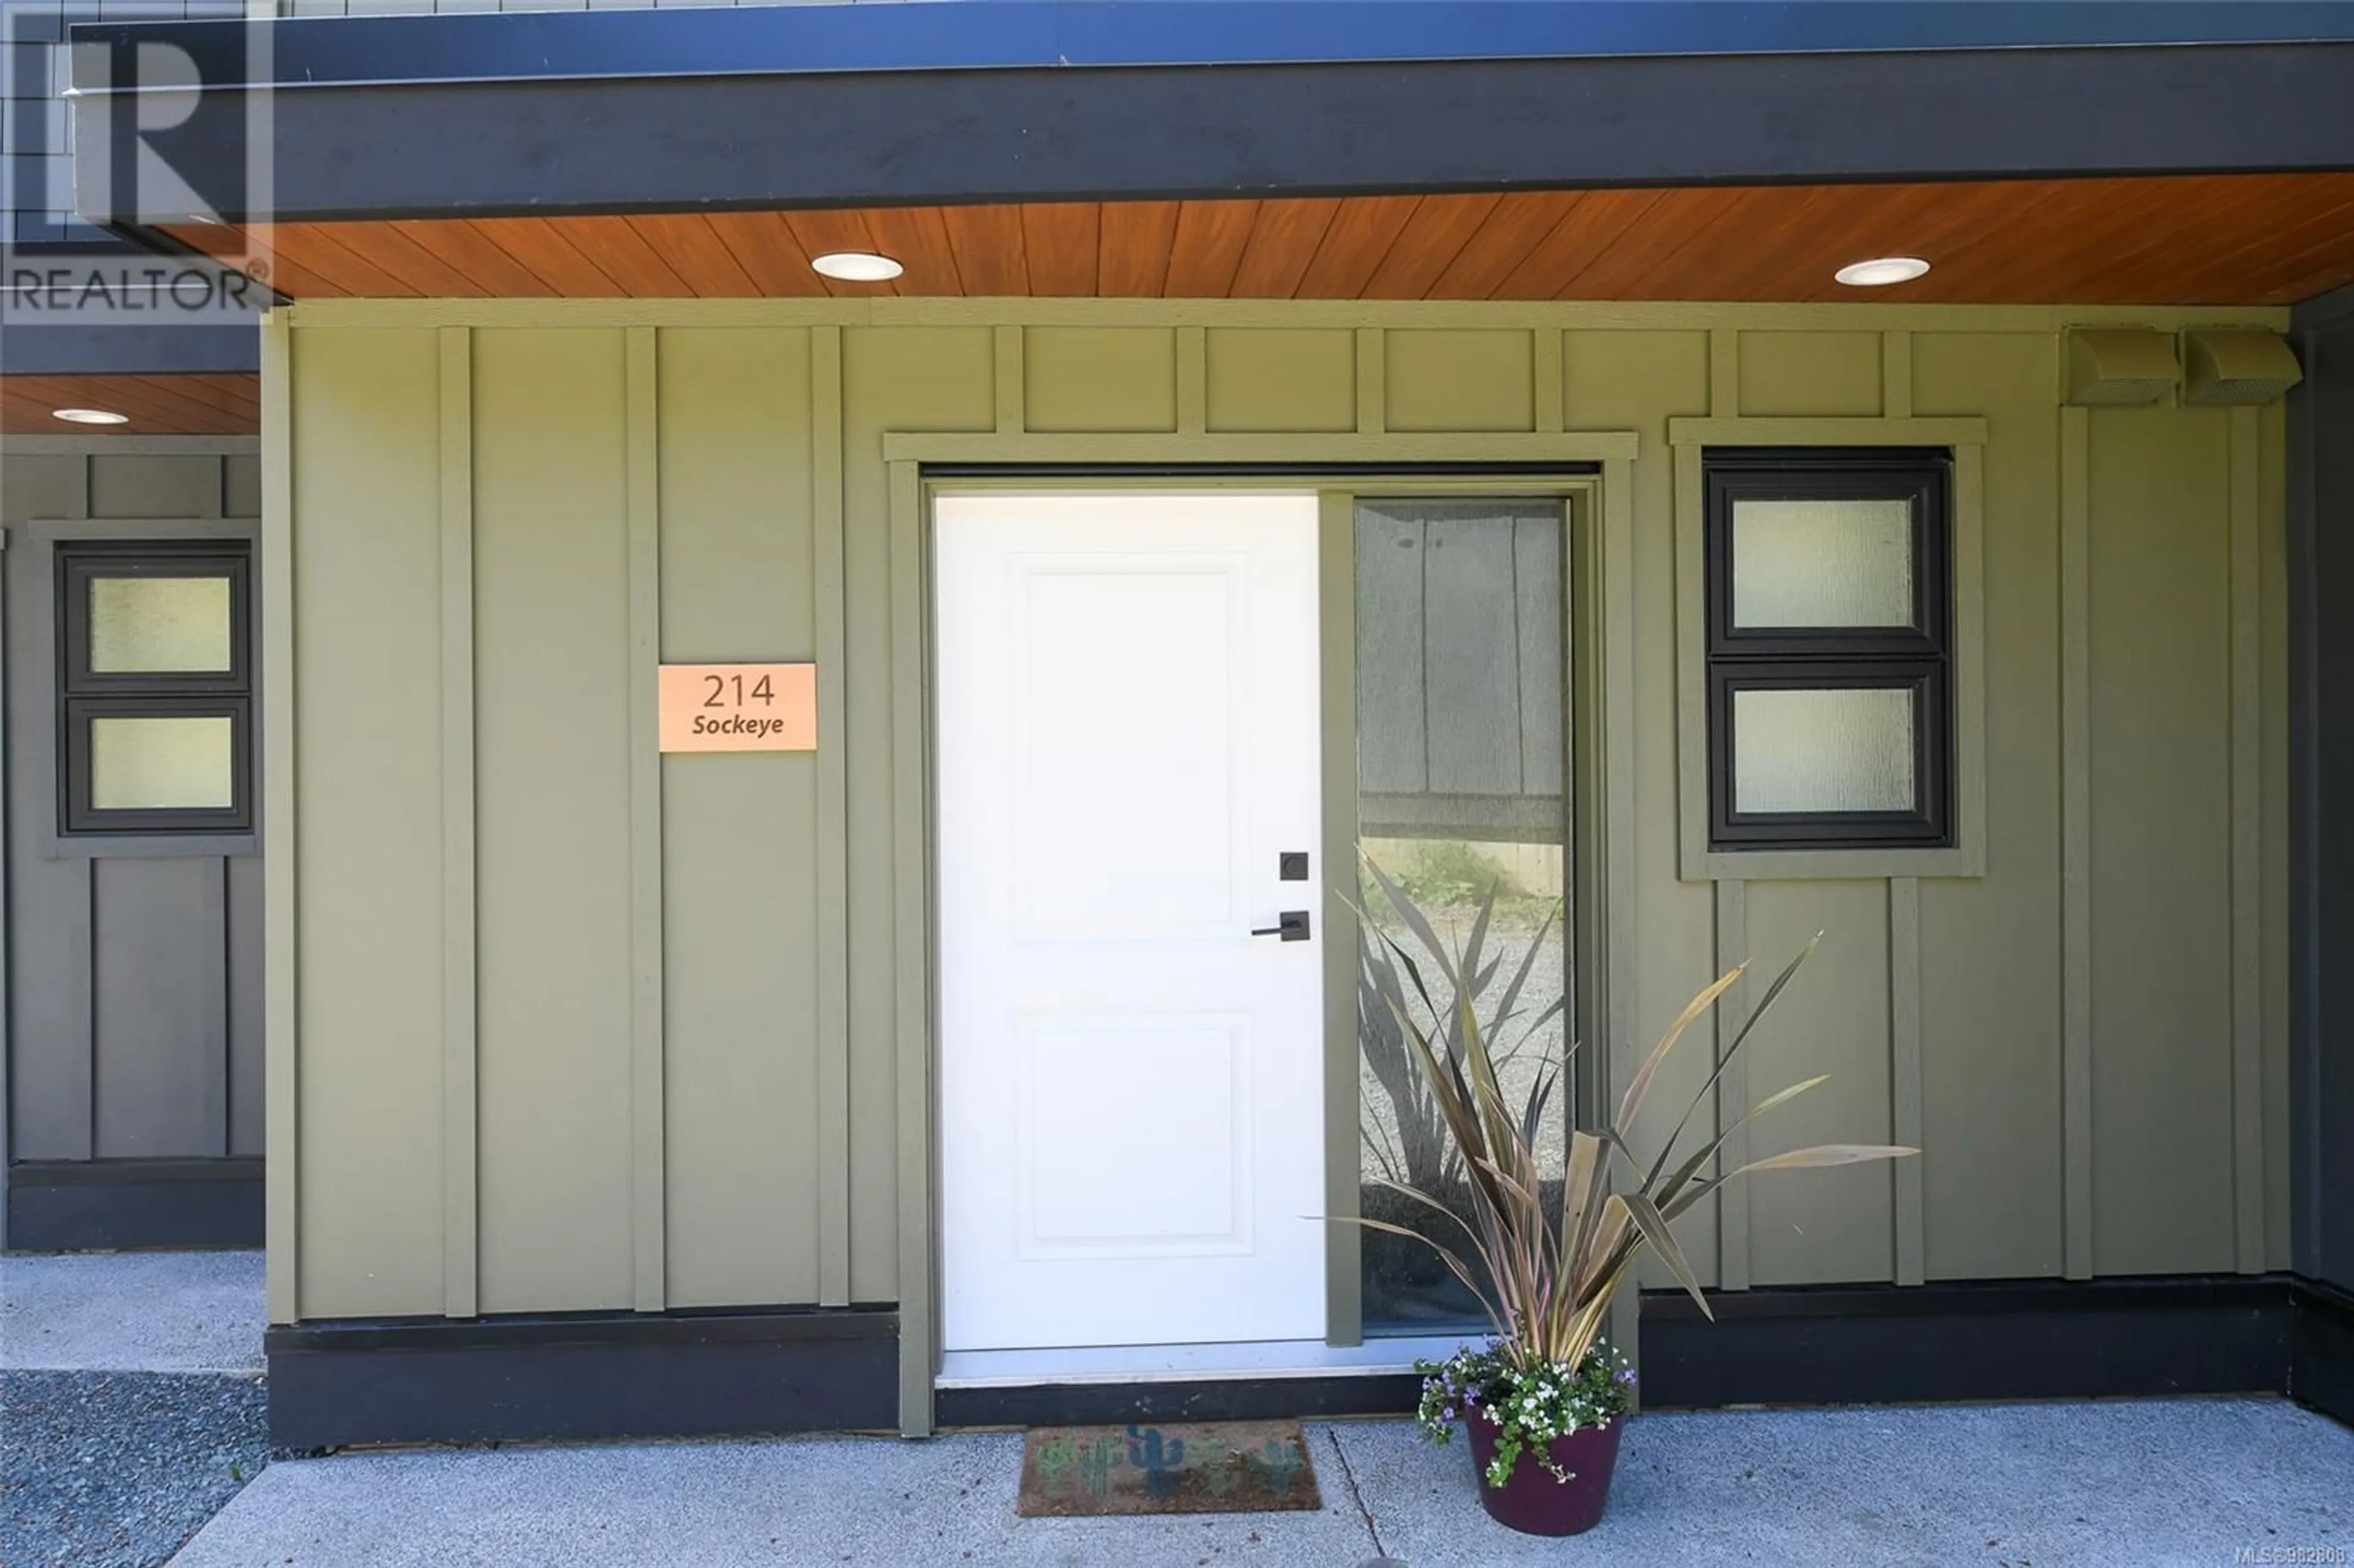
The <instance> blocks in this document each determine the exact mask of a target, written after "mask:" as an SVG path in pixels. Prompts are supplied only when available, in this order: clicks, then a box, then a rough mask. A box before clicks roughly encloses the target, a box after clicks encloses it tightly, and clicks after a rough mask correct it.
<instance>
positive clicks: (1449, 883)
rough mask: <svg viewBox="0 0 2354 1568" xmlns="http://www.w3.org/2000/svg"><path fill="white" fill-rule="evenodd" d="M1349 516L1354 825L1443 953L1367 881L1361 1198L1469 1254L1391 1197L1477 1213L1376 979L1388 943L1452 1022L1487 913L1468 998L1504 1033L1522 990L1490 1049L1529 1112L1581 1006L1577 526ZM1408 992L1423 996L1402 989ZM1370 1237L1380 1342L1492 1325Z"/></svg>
mask: <svg viewBox="0 0 2354 1568" xmlns="http://www.w3.org/2000/svg"><path fill="white" fill-rule="evenodd" d="M1356 521H1357V539H1356V556H1357V560H1356V567H1357V573H1356V576H1357V606H1356V609H1357V768H1358V790H1359V796H1358V816H1359V823H1360V827H1361V831H1362V832H1363V838H1364V849H1365V852H1366V854H1367V855H1368V857H1369V858H1370V859H1372V860H1373V863H1375V864H1377V865H1379V866H1380V867H1381V868H1382V869H1383V870H1384V872H1385V873H1387V874H1388V875H1389V876H1390V877H1391V878H1392V879H1393V880H1394V882H1396V883H1397V884H1398V885H1400V886H1401V887H1402V888H1403V890H1404V891H1405V893H1406V894H1407V895H1409V896H1410V897H1411V898H1412V899H1413V901H1414V902H1415V904H1416V906H1417V907H1419V908H1420V909H1421V910H1422V912H1423V913H1424V914H1425V915H1426V916H1428V918H1429V922H1430V927H1431V929H1430V933H1429V935H1430V937H1431V938H1436V940H1437V943H1438V944H1439V946H1440V948H1442V950H1443V954H1444V959H1443V960H1442V956H1441V955H1440V954H1434V953H1432V952H1431V951H1430V950H1429V945H1428V940H1427V939H1426V938H1424V937H1421V936H1418V935H1416V932H1415V931H1414V930H1413V928H1412V927H1411V925H1410V924H1409V923H1408V922H1407V921H1406V919H1405V917H1404V916H1402V915H1401V914H1400V913H1399V912H1398V911H1396V910H1394V909H1393V908H1392V907H1391V906H1390V905H1389V901H1388V900H1387V898H1386V897H1385V896H1384V894H1383V892H1382V890H1381V889H1380V887H1379V885H1377V884H1376V883H1375V881H1374V879H1373V877H1372V876H1371V875H1370V874H1367V875H1364V876H1363V877H1362V878H1361V882H1362V885H1361V887H1360V888H1359V895H1360V896H1359V899H1358V904H1359V907H1360V908H1362V909H1363V910H1364V911H1365V913H1366V916H1367V920H1368V923H1369V928H1368V929H1367V930H1366V931H1365V932H1364V940H1363V943H1362V944H1361V948H1360V963H1361V966H1362V967H1361V970H1360V975H1359V984H1358V1039H1359V1044H1360V1047H1361V1053H1362V1054H1361V1058H1360V1083H1359V1102H1358V1103H1359V1107H1360V1126H1361V1131H1362V1142H1361V1150H1362V1154H1361V1165H1360V1171H1361V1176H1362V1185H1361V1188H1360V1202H1361V1203H1362V1205H1363V1210H1362V1212H1363V1213H1364V1214H1365V1215H1366V1216H1368V1217H1370V1218H1374V1219H1388V1220H1392V1221H1395V1222H1399V1223H1408V1224H1415V1225H1416V1226H1417V1227H1418V1228H1422V1229H1425V1230H1426V1231H1428V1232H1429V1233H1430V1234H1432V1235H1433V1236H1434V1237H1435V1238H1436V1239H1437V1240H1440V1241H1443V1242H1447V1243H1448V1244H1449V1245H1455V1246H1456V1248H1457V1250H1458V1252H1460V1251H1462V1250H1463V1244H1464V1243H1465V1241H1466V1236H1465V1235H1463V1234H1450V1233H1449V1227H1448V1226H1447V1222H1446V1221H1445V1220H1444V1219H1443V1218H1441V1217H1439V1216H1437V1215H1435V1214H1432V1213H1429V1211H1427V1210H1426V1209H1423V1208H1421V1207H1420V1206H1419V1205H1417V1204H1416V1203H1415V1202H1413V1200H1411V1199H1408V1198H1406V1197H1404V1196H1403V1195H1401V1194H1398V1193H1396V1192H1393V1191H1391V1190H1389V1189H1388V1188H1385V1187H1384V1186H1382V1185H1380V1183H1381V1182H1383V1181H1396V1182H1401V1183H1403V1184H1405V1185H1406V1186H1410V1187H1414V1188H1416V1189H1418V1190H1420V1191H1423V1192H1428V1193H1431V1194H1432V1195H1433V1196H1435V1197H1437V1198H1438V1199H1439V1200H1440V1201H1441V1202H1443V1203H1445V1204H1446V1205H1447V1208H1448V1209H1449V1210H1450V1211H1452V1212H1454V1213H1465V1212H1467V1211H1468V1199H1467V1196H1466V1194H1465V1191H1464V1188H1463V1176H1462V1170H1461V1165H1460V1160H1459V1159H1458V1157H1457V1156H1456V1154H1455V1151H1454V1148H1453V1144H1452V1142H1451V1140H1450V1139H1448V1137H1447V1131H1446V1128H1445V1127H1444V1125H1443V1124H1442V1123H1440V1122H1439V1120H1438V1118H1437V1113H1436V1111H1435V1110H1434V1108H1433V1107H1432V1106H1431V1104H1430V1098H1429V1096H1428V1094H1427V1092H1426V1090H1424V1088H1423V1086H1422V1078H1421V1075H1420V1072H1419V1069H1418V1068H1417V1067H1416V1065H1415V1063H1414V1061H1413V1060H1412V1058H1411V1057H1410V1056H1409V1055H1408V1054H1407V1053H1408V1049H1409V1046H1408V1044H1407V1041H1406V1039H1405V1034H1404V1032H1403V1031H1402V1030H1401V1029H1400V1028H1399V1026H1398V1024H1397V1022H1396V1021H1395V1020H1394V1018H1392V1017H1390V1016H1389V1014H1388V1010H1387V1008H1386V1006H1385V1005H1384V1003H1383V1002H1382V1001H1381V1000H1380V993H1379V991H1378V990H1377V988H1376V986H1375V983H1374V980H1373V973H1374V969H1375V967H1376V966H1379V965H1382V964H1385V963H1394V962H1395V961H1396V960H1395V959H1394V957H1393V956H1392V955H1391V953H1390V952H1389V950H1388V948H1386V947H1385V946H1384V943H1383V941H1382V938H1384V937H1386V938H1390V939H1392V940H1394V941H1395V942H1397V943H1399V944H1400V945H1401V946H1403V947H1404V948H1405V949H1406V951H1407V952H1408V953H1409V954H1411V955H1412V956H1413V958H1414V961H1415V964H1416V968H1417V969H1420V971H1421V973H1422V977H1423V980H1424V983H1425V984H1426V986H1428V987H1429V988H1430V990H1431V992H1432V1000H1433V1001H1435V1002H1436V1003H1437V1006H1438V1007H1439V1008H1440V1009H1442V1010H1447V1011H1449V1012H1451V1011H1452V1009H1453V1006H1454V1003H1455V992H1454V990H1453V988H1452V987H1451V986H1449V985H1448V984H1447V980H1446V978H1445V976H1446V973H1447V971H1448V970H1449V969H1453V968H1454V967H1455V965H1454V964H1453V961H1452V960H1453V958H1454V956H1455V955H1456V954H1458V953H1459V951H1460V950H1461V948H1462V947H1463V945H1464V944H1465V943H1466V942H1467V941H1468V939H1469V935H1470V932H1471V928H1472V927H1473V925H1474V923H1475V922H1476V920H1477V918H1478V916H1479V910H1480V908H1481V906H1482V905H1483V903H1485V902H1486V901H1487V900H1488V899H1489V898H1490V897H1491V896H1492V898H1493V900H1494V904H1493V908H1492V912H1491V915H1490V926H1489V929H1488V932H1487V935H1486V938H1485V948H1484V957H1483V962H1482V967H1481V973H1480V975H1479V977H1478V978H1477V979H1476V980H1474V982H1473V985H1472V995H1473V1001H1474V1005H1475V1006H1476V1007H1477V1008H1478V1009H1479V1014H1480V1016H1481V1018H1482V1019H1483V1020H1492V1019H1493V1017H1494V1016H1495V1014H1496V1012H1497V1011H1498V1009H1499V1007H1500V1004H1501V1002H1502V1000H1503V995H1504V992H1505V991H1507V990H1508V989H1509V988H1510V987H1511V984H1512V982H1513V980H1514V979H1515V978H1516V977H1517V978H1520V980H1521V986H1520V990H1519V992H1518V994H1517V995H1516V996H1515V997H1514V999H1513V1001H1512V1004H1511V1017H1510V1019H1509V1020H1508V1021H1507V1022H1506V1023H1505V1025H1504V1027H1503V1028H1502V1029H1501V1031H1500V1033H1498V1034H1496V1036H1495V1037H1494V1044H1495V1047H1496V1049H1497V1050H1498V1054H1499V1055H1500V1057H1501V1058H1502V1060H1501V1061H1500V1076H1501V1078H1502V1080H1503V1082H1502V1087H1503V1090H1504V1094H1505V1097H1506V1099H1507V1100H1508V1101H1509V1102H1510V1103H1511V1104H1513V1105H1515V1106H1519V1105H1521V1104H1522V1103H1524V1101H1525V1099H1526V1097H1527V1095H1528V1093H1529V1090H1530V1088H1531V1087H1532V1086H1533V1085H1534V1084H1535V1083H1536V1082H1537V1081H1538V1079H1539V1077H1540V1075H1549V1074H1553V1073H1557V1072H1558V1071H1559V1069H1560V1067H1561V1065H1562V1062H1563V1056H1564V1044H1565V1042H1566V1039H1567V1026H1566V1023H1565V1019H1566V1017H1567V1015H1568V1005H1567V1004H1568V995H1569V976H1568V948H1567V944H1566V935H1567V932H1566V926H1567V922H1566V920H1565V918H1564V894H1565V889H1566V885H1567V882H1566V878H1567V873H1568V868H1567V865H1566V862H1565V855H1564V843H1565V842H1566V834H1565V832H1564V826H1565V821H1566V818H1565V815H1564V809H1565V808H1564V797H1563V774H1564V748H1563V733H1564V732H1563V723H1564V707H1563V684H1562V671H1563V665H1564V657H1565V649H1566V646H1567V644H1566V642H1565V641H1564V623H1563V616H1564V609H1563V605H1564V599H1563V554H1562V551H1563V535H1564V511H1563V506H1562V503H1560V502H1558V501H1549V500H1543V501H1510V500H1507V501H1499V500H1436V501H1366V502H1363V503H1360V505H1359V506H1358V509H1357V520H1356ZM1404 989H1405V991H1406V992H1407V993H1408V994H1409V995H1411V994H1412V993H1413V990H1414V988H1413V985H1412V983H1411V982H1410V981H1409V982H1407V983H1406V984H1405V987H1404ZM1415 1007H1416V1012H1426V1009H1424V1008H1422V1006H1421V1005H1420V1004H1419V1002H1417V1003H1416V1004H1415ZM1420 1022H1423V1023H1425V1024H1426V1025H1427V1024H1429V1023H1430V1022H1431V1020H1430V1019H1429V1018H1428V1017H1427V1016H1425V1017H1423V1018H1422V1019H1421V1020H1420ZM1568 1102H1569V1094H1568V1090H1567V1086H1566V1085H1565V1084H1564V1085H1562V1086H1557V1087H1556V1088H1555V1090H1554V1092H1553V1095H1552V1097H1551V1098H1550V1099H1549V1100H1548V1102H1547V1103H1546V1107H1545V1110H1544V1116H1543V1123H1542V1131H1541V1135H1540V1139H1539V1141H1540V1145H1541V1147H1542V1149H1543V1151H1544V1159H1545V1166H1544V1171H1545V1175H1546V1178H1547V1181H1548V1183H1549V1187H1550V1190H1551V1191H1552V1192H1554V1193H1556V1194H1557V1192H1558V1191H1559V1182H1560V1179H1561V1176H1562V1172H1563V1165H1564V1158H1565V1152H1566V1149H1567V1143H1568V1139H1567V1132H1566V1125H1567V1124H1566V1107H1567V1105H1568ZM1360 1235H1361V1245H1362V1246H1363V1312H1364V1326H1365V1331H1366V1332H1367V1333H1369V1334H1382V1333H1392V1334H1397V1333H1405V1334H1418V1333H1437V1332H1444V1331H1447V1330H1454V1329H1458V1328H1461V1329H1472V1328H1476V1327H1478V1326H1479V1324H1480V1323H1482V1322H1483V1321H1484V1319H1483V1318H1482V1316H1481V1314H1480V1312H1479V1307H1478V1305H1477V1303H1476V1302H1474V1301H1473V1299H1472V1298H1471V1297H1470V1294H1469V1292H1468V1291H1466V1290H1465V1289H1464V1288H1463V1287H1462V1286H1461V1285H1460V1284H1458V1282H1457V1281H1456V1280H1455V1279H1454V1277H1452V1276H1451V1275H1450V1274H1449V1273H1448V1272H1447V1266H1446V1265H1445V1264H1444V1263H1442V1262H1440V1261H1439V1259H1438V1258H1437V1257H1436V1256H1435V1255H1433V1254H1432V1253H1431V1252H1430V1250H1429V1249H1428V1248H1426V1247H1425V1246H1423V1245H1421V1244H1419V1243H1417V1242H1415V1241H1411V1240H1408V1239H1406V1238H1405V1237H1399V1236H1391V1235H1386V1234H1382V1233H1380V1232H1377V1231H1373V1230H1371V1229H1363V1230H1362V1231H1361V1233H1360Z"/></svg>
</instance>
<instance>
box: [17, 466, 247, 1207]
mask: <svg viewBox="0 0 2354 1568" xmlns="http://www.w3.org/2000/svg"><path fill="white" fill-rule="evenodd" d="M73 475H74V487H73V493H72V494H71V495H69V496H68V497H67V498H66V517H67V519H68V520H69V521H70V522H76V523H87V522H88V521H90V488H91V473H90V455H89V454H88V453H81V454H78V455H77V456H76V457H75V458H74V460H73ZM36 558H37V559H39V560H40V561H41V563H42V564H41V566H40V567H39V568H37V569H38V571H39V573H40V575H41V577H42V578H44V579H45V580H46V581H47V582H48V583H49V584H54V582H55V578H54V577H50V576H49V574H50V573H51V572H52V571H54V570H55V567H56V557H55V556H53V555H50V554H49V553H48V551H47V550H44V551H43V552H42V553H41V555H40V556H37V557H36ZM18 569H19V570H22V569H23V568H21V567H19V568H18ZM34 602H35V610H34V625H33V642H34V646H35V647H37V648H55V647H56V646H57V645H58V615H59V613H60V611H61V607H60V606H59V605H58V599H57V590H56V588H54V586H51V587H48V590H47V591H46V592H43V593H41V594H38V595H37V596H36V598H35V601H34ZM55 712H56V705H55V698H54V697H52V698H51V715H52V719H53V720H54V716H55ZM264 716H265V717H267V716H268V715H267V713H266V712H265V714H264ZM55 733H56V732H55V729H54V728H52V730H51V734H52V735H54V734H55ZM32 766H33V768H34V769H35V771H36V772H37V773H38V774H42V775H46V776H48V777H49V778H56V777H57V776H58V771H59V764H58V754H57V751H56V748H55V742H54V741H52V742H51V743H50V747H49V749H48V751H47V752H46V753H45V754H44V755H42V756H40V757H38V758H36V759H34V761H33V764H32ZM52 810H54V808H52ZM59 905H60V907H59V908H58V912H57V915H56V916H55V918H57V919H58V920H60V921H67V920H69V921H71V922H72V923H73V925H74V927H75V928H76V929H78V930H79V931H80V933H81V940H80V942H78V943H76V944H75V945H74V946H73V948H72V950H71V954H70V961H71V963H72V965H73V970H74V972H73V973H72V974H71V975H69V976H68V977H67V981H66V983H67V986H68V988H69V991H70V992H71V994H72V996H73V998H74V1003H75V1008H74V1011H75V1014H76V1018H75V1022H76V1024H77V1025H78V1030H77V1033H79V1034H80V1039H79V1040H78V1041H77V1042H75V1043H74V1044H78V1045H79V1046H80V1053H79V1054H78V1056H77V1058H76V1059H77V1060H78V1061H80V1064H81V1158H82V1159H85V1160H95V1159H97V1158H98V1157H99V1141H98V859H97V857H96V856H95V855H91V856H85V857H80V859H79V863H77V864H76V865H75V867H74V870H73V873H72V886H71V889H70V891H69V892H68V893H67V894H66V896H65V897H64V898H62V899H60V900H59ZM0 969H5V966H0ZM11 1103H13V1102H11ZM7 1114H9V1113H8V1110H7V1107H5V1106H0V1116H6V1115H7Z"/></svg>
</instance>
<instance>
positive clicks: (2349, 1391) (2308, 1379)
mask: <svg viewBox="0 0 2354 1568" xmlns="http://www.w3.org/2000/svg"><path fill="white" fill-rule="evenodd" d="M2291 1299H2292V1308H2291V1310H2292V1312H2293V1313H2294V1318H2295V1321H2294V1326H2293V1328H2292V1330H2291V1333H2290V1340H2289V1361H2288V1393H2289V1397H2290V1398H2292V1399H2294V1400H2296V1402H2297V1403H2298V1404H2303V1405H2306V1406H2307V1407H2309V1408H2311V1409H2314V1410H2318V1411H2320V1412H2321V1413H2322V1414H2324V1415H2329V1416H2334V1417H2336V1418H2337V1419H2338V1420H2339V1421H2342V1422H2344V1423H2346V1424H2347V1425H2349V1426H2354V1290H2347V1289H2344V1288H2342V1287H2338V1286H2335V1285H2329V1284H2326V1283H2324V1282H2323V1281H2321V1280H2318V1279H2300V1280H2298V1281H2297V1282H2296V1286H2295V1287H2294V1288H2293V1290H2292V1292H2291Z"/></svg>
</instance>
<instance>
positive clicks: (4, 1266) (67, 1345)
mask: <svg viewBox="0 0 2354 1568" xmlns="http://www.w3.org/2000/svg"><path fill="white" fill-rule="evenodd" d="M263 1316H264V1314H263V1309H262V1280H261V1254H260V1253H258V1252H149V1253H86V1254H84V1253H77V1254H69V1255H65V1256H61V1257H45V1256H23V1257H0V1367H9V1368H20V1367H42V1368H50V1369H58V1370H66V1371H73V1372H260V1370H261V1328H262V1319H263Z"/></svg>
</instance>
